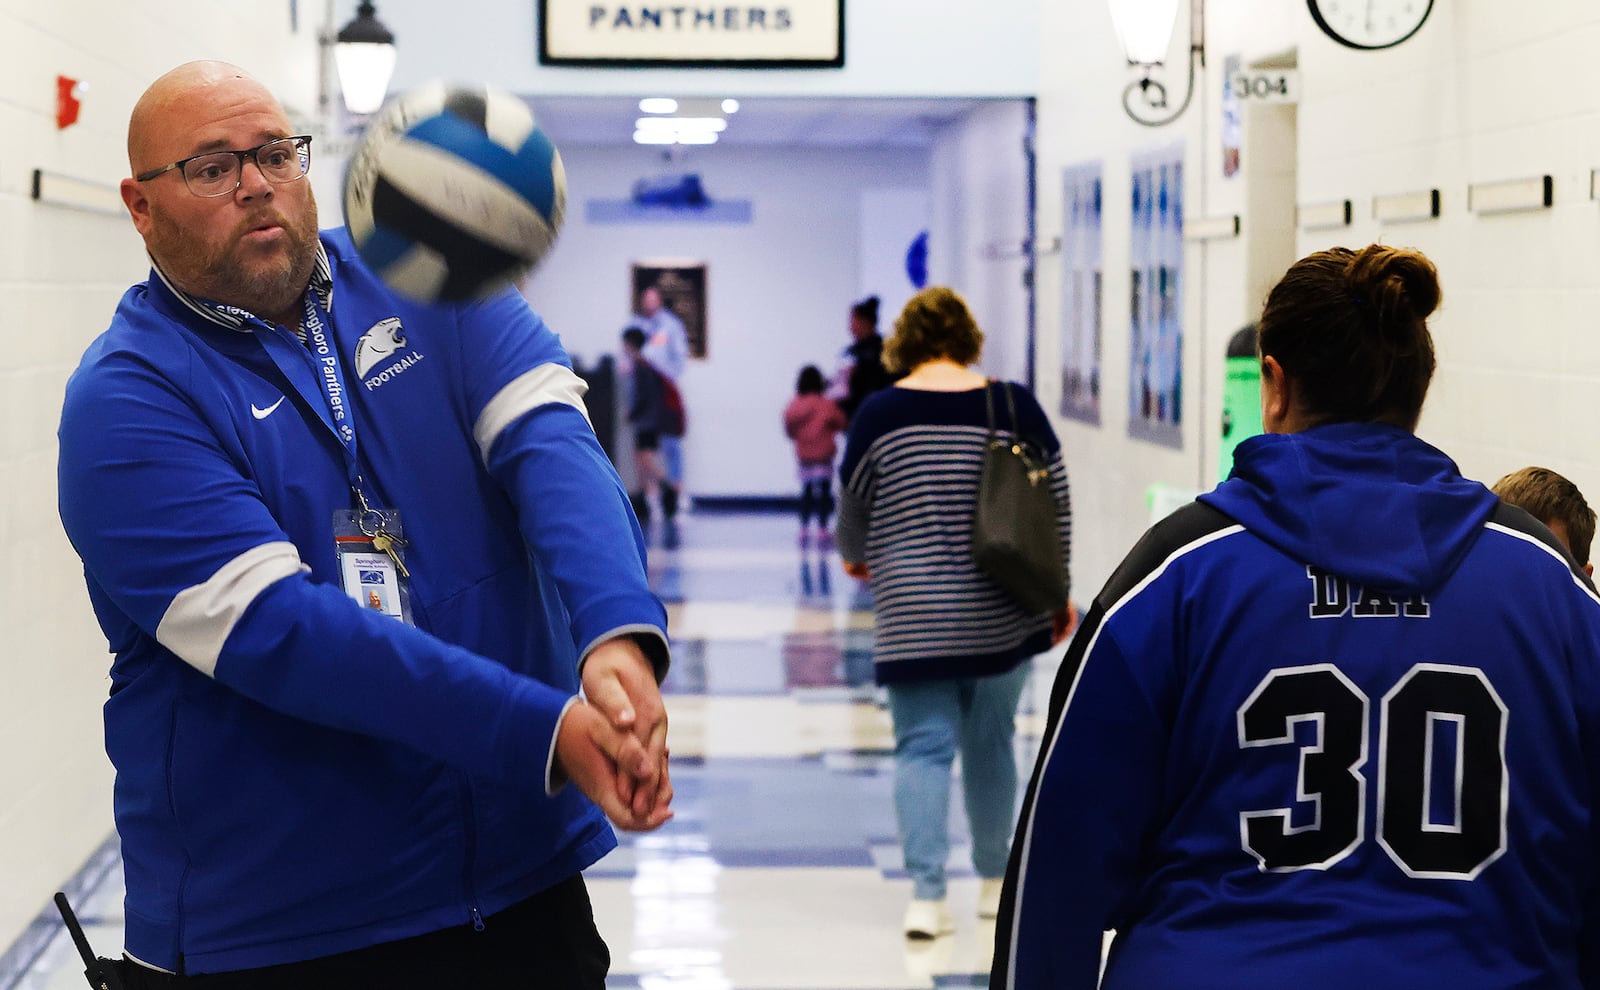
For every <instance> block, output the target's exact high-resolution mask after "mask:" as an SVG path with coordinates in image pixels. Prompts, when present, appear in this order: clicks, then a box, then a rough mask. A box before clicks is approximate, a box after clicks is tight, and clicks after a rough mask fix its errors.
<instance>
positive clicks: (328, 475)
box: [59, 62, 672, 990]
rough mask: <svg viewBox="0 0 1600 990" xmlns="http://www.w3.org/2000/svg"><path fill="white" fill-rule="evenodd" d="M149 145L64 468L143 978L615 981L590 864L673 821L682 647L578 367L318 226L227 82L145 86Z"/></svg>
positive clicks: (279, 127)
mask: <svg viewBox="0 0 1600 990" xmlns="http://www.w3.org/2000/svg"><path fill="white" fill-rule="evenodd" d="M458 110H459V112H463V113H471V112H472V111H471V108H470V107H467V106H463V107H461V108H458ZM128 157H129V163H130V165H131V168H132V173H133V177H132V178H129V179H126V180H124V181H123V183H122V187H121V189H122V196H123V200H124V202H125V203H126V205H127V208H128V211H129V213H130V215H131V216H132V219H133V222H134V225H135V227H136V228H137V229H138V231H139V233H140V234H141V235H142V236H143V238H144V241H145V245H146V248H147V250H148V252H149V255H150V258H151V262H152V270H151V274H150V277H149V279H148V280H147V281H145V282H142V283H140V284H138V285H135V286H134V287H133V288H131V289H130V290H129V291H128V292H127V294H126V295H124V296H123V299H122V301H121V303H120V305H119V306H118V307H117V311H116V314H115V316H114V317H113V318H112V321H111V326H110V328H109V329H108V330H107V331H106V332H105V333H104V334H103V335H102V336H101V337H100V338H99V339H97V340H96V341H95V342H94V343H93V344H92V345H91V346H90V347H89V349H88V350H87V352H86V353H85V355H84V357H83V360H82V363H81V364H80V366H79V368H78V370H77V371H76V373H75V374H74V375H73V377H72V379H71V381H70V382H69V383H68V386H67V394H66V401H65V405H64V408H63V412H62V418H61V427H60V465H59V486H60V510H61V518H62V521H63V523H64V525H65V528H66V531H67V534H68V536H69V537H70V538H71V540H72V543H73V546H74V547H75V548H76V550H77V552H78V553H79V554H80V555H81V556H82V558H83V564H84V572H85V576H86V579H87V582H88V589H89V596H90V600H91V603H92V605H93V607H94V611H95V614H96V616H97V617H98V619H99V621H100V625H101V627H102V628H103V629H104V631H105V634H106V637H107V640H108V641H109V644H110V647H111V650H112V652H113V653H114V654H115V658H114V661H113V664H112V668H111V694H110V698H109V699H108V700H107V702H106V704H105V731H106V749H107V752H108V754H109V755H110V757H111V760H112V762H113V764H114V765H115V767H116V772H117V776H116V788H115V814H116V823H117V830H118V832H119V835H120V838H121V846H122V857H123V862H124V870H125V876H126V883H127V899H126V902H125V918H126V932H125V948H124V955H125V958H124V959H122V960H120V961H119V966H120V975H121V976H122V979H123V982H124V984H125V985H126V986H129V987H134V988H140V987H185V986H189V985H191V984H195V985H203V986H206V987H220V988H236V987H268V986H271V987H296V988H320V987H328V988H333V987H340V988H347V987H357V986H384V987H452V988H454V987H497V988H498V987H511V986H535V985H537V986H556V987H574V988H578V987H582V988H593V990H599V988H601V987H603V986H604V983H605V973H606V969H607V967H608V964H609V956H608V953H607V950H606V947H605V943H604V941H603V940H602V939H601V937H600V935H599V933H598V931H597V929H596V926H595V922H594V917H593V913H592V911H591V909H590V905H589V900H588V895H587V893H586V892H585V890H584V885H583V880H582V876H581V873H580V871H582V870H583V869H584V868H585V867H587V866H588V865H589V864H591V863H593V862H594V861H596V860H597V859H599V858H600V857H601V856H603V855H604V854H605V853H606V852H607V851H608V850H610V849H611V848H613V847H614V845H615V844H616V839H615V837H614V835H613V833H612V831H611V828H610V826H609V825H608V824H607V818H609V819H610V820H611V822H613V823H615V824H616V825H617V826H619V827H622V828H626V829H651V828H655V827H657V826H659V825H661V824H662V823H663V822H664V821H666V820H667V818H668V817H670V815H671V808H670V805H671V800H672V787H671V783H670V779H669V776H668V771H667V763H666V713H665V710H664V708H663V706H662V703H661V696H660V693H659V688H658V683H659V680H660V678H661V677H662V676H664V674H665V672H666V668H667V664H668V650H667V641H666V630H665V613H664V610H663V608H662V606H661V603H660V602H659V601H658V600H657V598H656V597H655V596H654V595H653V594H652V593H651V592H650V590H649V587H648V585H647V583H646V578H645V568H644V549H643V541H642V538H641V534H640V532H639V528H638V525H637V523H636V521H635V520H634V519H633V516H632V514H631V512H630V510H629V507H628V501H627V497H626V494H625V493H624V491H623V489H622V486H621V484H620V482H619V480H618V478H617V476H616V474H615V472H614V471H613V470H612V469H611V466H610V464H609V462H608V461H607V460H606V457H605V455H604V453H603V452H602V451H601V449H600V446H599V443H598V442H597V441H596V439H595V436H594V433H593V431H592V430H591V428H590V426H589V423H588V421H587V414H586V412H585V410H584V406H583V400H582V396H583V392H584V388H583V386H582V384H581V381H580V379H578V378H577V377H576V376H575V375H574V374H573V372H572V369H571V366H570V362H569V361H568V358H567V355H566V354H565V352H564V351H563V350H562V348H561V345H560V343H559V342H558V341H557V339H556V337H555V335H554V334H553V333H551V331H550V330H549V329H548V328H547V327H546V326H545V325H544V323H543V322H542V321H541V320H540V319H539V318H538V317H537V316H536V315H534V314H533V312H532V311H530V309H529V308H528V306H527V304H526V303H525V302H524V301H523V300H522V298H521V297H520V296H519V295H517V293H516V292H515V291H514V290H512V289H509V288H508V289H506V290H504V291H502V292H500V293H499V294H497V295H494V296H493V297H491V298H487V299H483V300H480V301H474V302H469V303H462V304H448V305H447V304H441V305H423V304H420V303H416V302H413V301H409V300H407V299H405V298H402V297H400V296H397V295H396V294H394V293H393V292H392V291H390V290H389V289H388V288H387V287H386V286H385V285H384V284H383V283H382V282H381V281H380V280H379V279H378V278H377V277H376V276H375V275H374V274H373V273H372V272H371V271H369V270H368V269H367V268H365V267H364V266H363V265H362V263H361V262H360V260H359V259H358V258H357V256H356V254H355V251H354V250H353V248H352V246H351V243H350V240H349V238H348V236H347V235H346V234H345V233H344V232H343V231H326V232H323V233H322V234H320V235H319V234H318V231H317V213H316V204H315V202H314V199H313V197H312V191H311V184H310V183H309V182H308V181H305V174H306V172H307V170H308V169H309V167H310V139H309V138H306V137H304V136H301V135H296V134H294V133H293V131H292V129H291V128H290V125H289V121H288V119H287V117H286V115H285V114H284V111H283V109H282V107H281V106H280V105H279V104H278V102H277V101H276V100H275V99H274V98H273V97H272V95H271V94H270V93H269V92H268V91H267V90H266V89H265V87H263V86H262V85H261V84H260V83H259V82H257V81H255V80H254V79H252V78H250V77H249V76H248V75H246V74H245V73H244V72H243V71H242V70H240V69H238V68H236V67H234V66H230V65H226V64H222V63H217V62H199V63H190V64H187V65H184V66H180V67H179V68H177V69H174V70H173V71H172V72H170V73H168V74H167V75H165V76H163V77H162V78H161V79H159V80H157V81H156V82H155V83H154V84H153V85H152V86H151V87H150V89H149V90H148V91H147V92H146V93H145V94H144V95H143V97H142V98H141V99H140V100H139V102H138V104H137V105H136V107H135V109H134V111H133V114H132V117H131V120H130V122H129V128H128ZM580 689H581V694H580ZM567 784H571V785H573V786H566V785H567Z"/></svg>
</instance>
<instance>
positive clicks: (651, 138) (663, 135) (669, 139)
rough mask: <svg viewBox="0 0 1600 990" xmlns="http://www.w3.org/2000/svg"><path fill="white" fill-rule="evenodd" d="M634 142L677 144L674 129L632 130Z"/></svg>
mask: <svg viewBox="0 0 1600 990" xmlns="http://www.w3.org/2000/svg"><path fill="white" fill-rule="evenodd" d="M633 143H634V144H677V143H678V135H677V133H676V132H675V131H634V132H633Z"/></svg>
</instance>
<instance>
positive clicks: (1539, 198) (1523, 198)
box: [1467, 175, 1555, 213]
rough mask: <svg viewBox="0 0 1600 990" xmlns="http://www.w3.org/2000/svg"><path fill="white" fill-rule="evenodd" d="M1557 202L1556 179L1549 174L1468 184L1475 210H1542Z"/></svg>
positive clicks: (1480, 211) (1484, 211) (1470, 198)
mask: <svg viewBox="0 0 1600 990" xmlns="http://www.w3.org/2000/svg"><path fill="white" fill-rule="evenodd" d="M1554 201H1555V181H1554V180H1553V179H1552V178H1551V177H1550V176H1548V175H1536V176H1534V177H1533V178H1531V179H1509V180H1506V181H1504V182H1476V183H1473V184H1472V185H1470V186H1468V187H1467V209H1469V210H1471V211H1472V212H1474V213H1516V212H1520V211H1522V210H1542V209H1546V208H1547V207H1549V206H1550V205H1551V204H1552V203H1553V202H1554Z"/></svg>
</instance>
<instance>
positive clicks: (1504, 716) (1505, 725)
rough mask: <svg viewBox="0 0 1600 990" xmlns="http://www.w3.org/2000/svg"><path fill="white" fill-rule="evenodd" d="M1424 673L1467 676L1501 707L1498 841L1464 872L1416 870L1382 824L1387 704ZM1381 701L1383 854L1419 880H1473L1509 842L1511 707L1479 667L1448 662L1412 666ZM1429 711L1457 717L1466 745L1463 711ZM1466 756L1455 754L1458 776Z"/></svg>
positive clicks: (1424, 825) (1425, 827)
mask: <svg viewBox="0 0 1600 990" xmlns="http://www.w3.org/2000/svg"><path fill="white" fill-rule="evenodd" d="M1424 673H1443V674H1450V675H1454V676H1464V677H1470V678H1472V679H1473V680H1475V681H1477V682H1478V683H1479V684H1481V685H1482V686H1483V690H1484V692H1485V693H1486V694H1487V695H1488V697H1489V699H1490V700H1491V701H1493V702H1494V704H1495V707H1496V708H1498V709H1499V710H1500V726H1499V738H1498V739H1497V744H1498V752H1499V756H1500V794H1499V802H1500V807H1499V811H1500V820H1499V825H1500V836H1499V843H1498V844H1497V845H1496V847H1495V849H1494V851H1493V852H1491V853H1490V854H1489V855H1488V856H1486V857H1484V858H1483V859H1481V860H1479V861H1478V863H1477V865H1476V866H1474V867H1473V868H1472V869H1471V870H1468V871H1464V872H1463V871H1459V870H1418V869H1415V868H1413V867H1412V866H1411V865H1410V864H1408V863H1407V862H1406V861H1405V858H1404V856H1403V855H1402V854H1401V853H1400V852H1399V851H1398V850H1396V849H1395V848H1394V847H1393V846H1392V845H1391V844H1390V842H1389V837H1388V836H1387V835H1386V834H1385V833H1386V827H1385V826H1386V825H1387V824H1388V819H1386V818H1385V817H1384V812H1385V810H1386V807H1385V806H1386V804H1387V801H1386V800H1385V799H1386V798H1387V796H1388V773H1389V759H1388V754H1389V727H1390V721H1391V720H1390V718H1389V705H1390V703H1391V702H1392V701H1393V700H1394V699H1395V698H1396V697H1398V696H1399V694H1400V692H1401V691H1403V690H1405V688H1406V687H1407V686H1408V685H1409V684H1411V682H1412V681H1413V680H1414V679H1415V678H1416V677H1417V676H1418V675H1419V674H1424ZM1381 704H1382V707H1381V708H1380V711H1379V716H1378V718H1379V721H1378V811H1377V821H1376V823H1375V826H1374V827H1375V830H1376V834H1377V839H1378V845H1380V846H1382V847H1383V851H1384V853H1386V854H1387V855H1388V857H1389V858H1390V859H1391V860H1393V861H1394V864H1395V865H1396V866H1398V867H1399V868H1400V869H1401V870H1402V871H1403V872H1404V873H1405V874H1406V876H1409V877H1415V878H1417V879H1421V880H1469V881H1470V880H1476V879H1477V878H1478V876H1479V875H1480V874H1482V873H1483V871H1484V870H1486V869H1488V868H1489V867H1490V866H1491V865H1492V864H1493V863H1494V862H1495V861H1496V860H1498V859H1499V858H1500V857H1501V856H1504V855H1505V854H1506V850H1507V849H1508V848H1509V845H1510V831H1509V829H1508V827H1507V822H1508V820H1509V817H1510V812H1511V768H1510V766H1509V765H1507V763H1506V735H1507V731H1508V729H1509V727H1510V724H1511V710H1510V709H1509V708H1507V707H1506V703H1505V700H1504V699H1502V698H1501V697H1500V692H1498V691H1496V690H1495V689H1494V685H1493V684H1492V683H1490V681H1489V678H1488V675H1486V674H1484V672H1483V671H1482V670H1481V669H1479V668H1477V667H1463V666H1460V665H1457V664H1447V663H1418V664H1415V665H1413V666H1412V668H1411V669H1410V670H1408V671H1406V673H1405V676H1404V677H1401V678H1400V680H1399V681H1397V682H1396V683H1395V686H1394V687H1392V688H1390V689H1389V691H1388V693H1387V694H1385V695H1384V696H1383V701H1382V703H1381ZM1429 714H1430V715H1433V714H1438V715H1444V716H1456V717H1457V720H1459V722H1460V729H1459V731H1460V732H1461V733H1462V735H1461V736H1459V737H1458V739H1459V740H1460V742H1459V743H1458V745H1461V746H1465V733H1466V731H1467V724H1468V723H1467V721H1466V719H1465V718H1464V713H1460V712H1451V711H1438V712H1435V711H1433V710H1431V709H1430V710H1429ZM1426 734H1427V735H1428V737H1429V739H1430V742H1431V737H1432V732H1431V728H1430V729H1429V730H1427V733H1426ZM1465 759H1466V757H1465V754H1464V753H1463V755H1461V756H1460V757H1458V762H1457V764H1456V766H1457V768H1458V769H1457V777H1458V778H1463V777H1464V770H1463V769H1462V768H1463V765H1464V762H1465ZM1423 760H1424V762H1423V770H1424V773H1426V772H1427V770H1428V767H1429V765H1430V762H1431V760H1430V758H1429V757H1428V756H1424V758H1423ZM1457 800H1458V802H1459V801H1460V798H1459V797H1458V798H1457ZM1422 807H1423V809H1424V813H1426V809H1427V808H1428V801H1427V800H1426V798H1424V800H1423V804H1422ZM1418 824H1419V826H1420V828H1421V831H1423V832H1437V833H1451V832H1455V833H1457V834H1459V832H1460V828H1459V827H1457V828H1455V829H1451V828H1448V827H1442V826H1436V825H1430V824H1429V823H1428V822H1426V821H1422V822H1419V823H1418Z"/></svg>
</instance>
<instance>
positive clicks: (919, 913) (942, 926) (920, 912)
mask: <svg viewBox="0 0 1600 990" xmlns="http://www.w3.org/2000/svg"><path fill="white" fill-rule="evenodd" d="M955 930H956V924H955V921H954V920H952V919H951V917H950V906H949V905H948V904H946V903H945V902H944V901H943V900H937V901H912V902H911V904H910V905H909V906H907V907H906V922H905V931H906V938H918V939H926V938H938V937H939V936H940V935H948V934H949V933H950V932H953V931H955Z"/></svg>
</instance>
